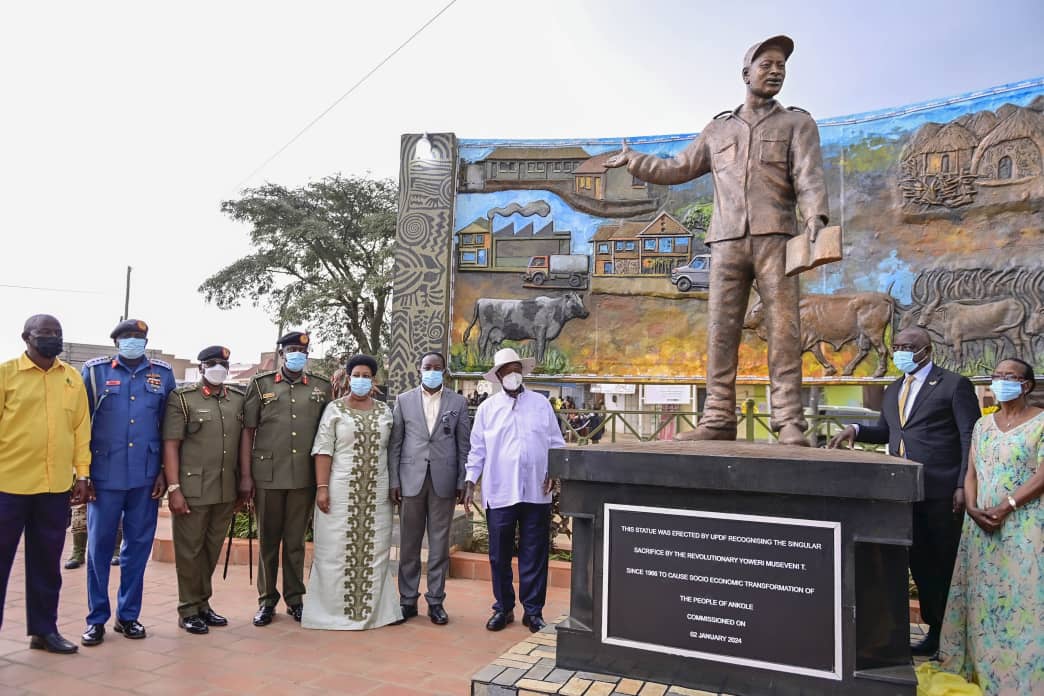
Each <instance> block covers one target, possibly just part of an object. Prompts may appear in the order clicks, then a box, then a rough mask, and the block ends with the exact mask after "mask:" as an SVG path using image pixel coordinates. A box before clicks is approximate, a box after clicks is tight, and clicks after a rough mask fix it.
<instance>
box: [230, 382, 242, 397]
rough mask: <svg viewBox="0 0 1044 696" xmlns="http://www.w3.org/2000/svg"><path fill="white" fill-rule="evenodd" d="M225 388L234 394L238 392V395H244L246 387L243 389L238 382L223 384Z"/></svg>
mask: <svg viewBox="0 0 1044 696" xmlns="http://www.w3.org/2000/svg"><path fill="white" fill-rule="evenodd" d="M225 389H227V390H228V391H230V392H235V393H236V394H239V395H240V396H246V389H244V388H243V387H241V386H239V385H238V384H226V385H225Z"/></svg>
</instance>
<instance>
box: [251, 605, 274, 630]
mask: <svg viewBox="0 0 1044 696" xmlns="http://www.w3.org/2000/svg"><path fill="white" fill-rule="evenodd" d="M273 616H275V607H258V608H257V613H256V614H254V625H255V626H267V625H268V624H270V623H272V617H273Z"/></svg>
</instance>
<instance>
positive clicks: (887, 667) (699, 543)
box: [551, 442, 923, 696]
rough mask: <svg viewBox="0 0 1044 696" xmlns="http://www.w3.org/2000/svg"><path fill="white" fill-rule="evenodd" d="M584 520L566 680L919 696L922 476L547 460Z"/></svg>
mask: <svg viewBox="0 0 1044 696" xmlns="http://www.w3.org/2000/svg"><path fill="white" fill-rule="evenodd" d="M551 475H552V476H555V477H558V478H560V479H561V480H562V511H563V513H565V514H567V515H569V516H571V517H572V518H573V571H572V589H571V600H570V612H569V614H570V615H569V618H568V619H567V620H566V621H565V622H563V623H562V624H560V625H559V626H558V656H557V660H558V665H559V666H560V667H562V668H565V669H576V670H585V671H590V672H608V673H612V674H618V675H623V676H627V677H634V678H637V679H648V680H655V681H657V682H661V683H668V684H680V685H684V686H688V687H691V688H696V689H705V690H708V691H713V692H715V693H718V692H727V693H731V694H738V695H743V696H747V695H750V696H753V695H759V696H760V695H762V694H781V695H782V694H793V695H795V696H797V695H798V694H824V695H825V694H846V695H850V696H854V695H863V694H866V695H884V694H887V695H889V696H892V695H895V696H899V695H909V696H913V694H915V692H916V683H917V681H916V678H915V676H914V671H913V666H912V664H911V661H910V649H909V603H908V594H907V593H908V584H907V547H908V546H909V544H910V539H911V504H912V503H913V502H915V501H918V500H920V499H921V498H922V497H923V487H922V474H921V466H920V465H919V464H915V463H912V462H909V461H906V460H903V459H898V458H895V457H887V456H884V455H878V454H872V453H865V452H850V451H847V450H823V449H806V448H798V447H786V446H782V445H757V444H750V443H738V442H692V443H690V442H657V443H633V444H614V445H596V446H590V447H582V448H562V449H556V450H552V452H551Z"/></svg>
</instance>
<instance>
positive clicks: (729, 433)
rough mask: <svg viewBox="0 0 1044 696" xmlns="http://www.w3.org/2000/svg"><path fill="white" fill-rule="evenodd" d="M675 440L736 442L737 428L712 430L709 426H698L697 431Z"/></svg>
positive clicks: (679, 435) (691, 431) (682, 435)
mask: <svg viewBox="0 0 1044 696" xmlns="http://www.w3.org/2000/svg"><path fill="white" fill-rule="evenodd" d="M674 439H675V440H681V441H688V440H735V439H736V429H735V428H712V427H710V426H709V425H697V426H696V429H695V430H688V431H686V432H684V433H678V434H677V435H675V436H674Z"/></svg>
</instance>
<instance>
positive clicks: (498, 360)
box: [483, 348, 536, 384]
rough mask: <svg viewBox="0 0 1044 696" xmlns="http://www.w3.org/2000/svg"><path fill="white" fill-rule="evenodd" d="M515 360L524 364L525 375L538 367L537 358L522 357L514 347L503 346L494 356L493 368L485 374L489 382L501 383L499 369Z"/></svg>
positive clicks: (523, 372)
mask: <svg viewBox="0 0 1044 696" xmlns="http://www.w3.org/2000/svg"><path fill="white" fill-rule="evenodd" d="M513 362H517V363H521V364H522V376H523V377H524V376H526V375H528V374H532V372H533V368H534V367H536V358H520V357H518V353H516V352H515V350H514V348H501V349H500V350H498V351H497V352H496V354H495V355H494V356H493V368H492V369H491V370H490V371H489V372H487V373H486V374H485V375H483V376H484V377H485V378H486V381H487V382H492V383H493V384H500V380H499V379H497V370H499V369H500V368H502V367H504V366H505V365H507V364H508V363H513Z"/></svg>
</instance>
